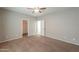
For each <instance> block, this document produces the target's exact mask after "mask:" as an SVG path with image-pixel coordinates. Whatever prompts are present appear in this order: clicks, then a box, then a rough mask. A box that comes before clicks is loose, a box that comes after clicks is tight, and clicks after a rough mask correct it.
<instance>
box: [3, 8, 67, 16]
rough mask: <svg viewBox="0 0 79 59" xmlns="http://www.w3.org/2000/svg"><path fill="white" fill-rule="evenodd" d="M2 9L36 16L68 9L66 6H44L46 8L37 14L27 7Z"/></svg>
mask: <svg viewBox="0 0 79 59" xmlns="http://www.w3.org/2000/svg"><path fill="white" fill-rule="evenodd" d="M3 9H6V10H10V11H15V12H19V13H22V14H26V15H29V16H35V17H37V16H43V15H46V14H49V13H53V12H56V11H62V10H66V9H68V7H46V9H45V10H44V11H43V12H42V13H39V14H34V13H32V10H31V9H27V7H4V8H3Z"/></svg>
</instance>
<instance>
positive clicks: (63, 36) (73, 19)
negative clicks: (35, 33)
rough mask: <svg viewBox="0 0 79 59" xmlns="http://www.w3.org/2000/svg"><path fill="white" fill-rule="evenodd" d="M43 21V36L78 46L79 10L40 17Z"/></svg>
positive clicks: (72, 9) (63, 11) (69, 10)
mask: <svg viewBox="0 0 79 59" xmlns="http://www.w3.org/2000/svg"><path fill="white" fill-rule="evenodd" d="M41 18H42V19H44V20H45V35H46V36H47V37H51V38H55V39H58V40H61V41H65V42H69V43H72V44H77V45H79V8H76V7H75V8H69V9H67V10H62V11H56V12H54V13H51V14H48V15H45V16H42V17H41Z"/></svg>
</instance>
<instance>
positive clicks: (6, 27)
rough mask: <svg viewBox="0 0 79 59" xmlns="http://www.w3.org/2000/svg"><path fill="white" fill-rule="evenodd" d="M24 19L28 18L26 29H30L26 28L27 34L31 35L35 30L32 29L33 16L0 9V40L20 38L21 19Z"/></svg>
mask: <svg viewBox="0 0 79 59" xmlns="http://www.w3.org/2000/svg"><path fill="white" fill-rule="evenodd" d="M24 19H26V20H28V22H29V24H28V26H29V27H28V29H31V30H28V31H29V33H28V34H29V36H30V35H33V34H34V32H35V30H33V29H34V26H33V25H34V24H33V23H31V22H32V21H34V20H35V18H34V17H30V16H27V15H24V14H20V13H17V12H12V11H7V10H1V9H0V32H1V33H0V42H2V41H7V40H13V39H17V38H21V37H22V33H23V31H22V30H23V29H22V20H24ZM30 20H31V21H30ZM30 24H31V25H30ZM32 31H33V32H32Z"/></svg>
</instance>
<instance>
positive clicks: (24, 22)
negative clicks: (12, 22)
mask: <svg viewBox="0 0 79 59" xmlns="http://www.w3.org/2000/svg"><path fill="white" fill-rule="evenodd" d="M22 24H23V25H22V27H23V33H22V35H23V36H28V22H27V20H23V21H22Z"/></svg>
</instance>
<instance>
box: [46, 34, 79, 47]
mask: <svg viewBox="0 0 79 59" xmlns="http://www.w3.org/2000/svg"><path fill="white" fill-rule="evenodd" d="M45 36H46V37H50V38H54V39H57V40H60V41H63V42H67V43H71V44H74V45H78V46H79V43H78V42H74V41H69V40H67V39H68V38H64V37H60V36H59V35H55V34H50V33H48V34H46V35H45Z"/></svg>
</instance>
